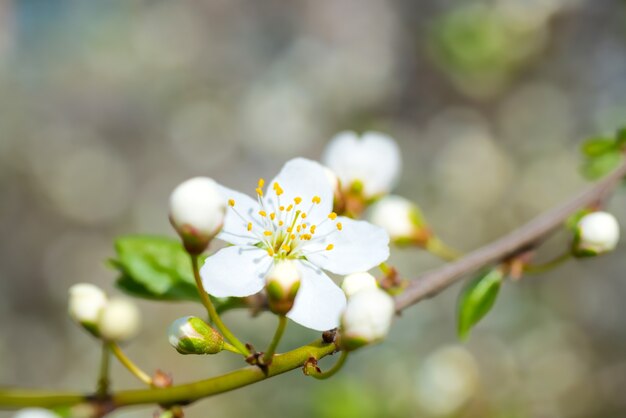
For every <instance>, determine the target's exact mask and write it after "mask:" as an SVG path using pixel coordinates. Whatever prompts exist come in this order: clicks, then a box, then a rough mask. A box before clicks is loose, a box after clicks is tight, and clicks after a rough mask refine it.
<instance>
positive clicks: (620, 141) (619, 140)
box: [615, 128, 626, 150]
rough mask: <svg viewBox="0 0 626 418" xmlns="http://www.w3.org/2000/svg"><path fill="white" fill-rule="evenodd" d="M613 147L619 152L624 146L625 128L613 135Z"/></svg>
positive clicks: (625, 142) (625, 141)
mask: <svg viewBox="0 0 626 418" xmlns="http://www.w3.org/2000/svg"><path fill="white" fill-rule="evenodd" d="M615 146H616V147H617V148H618V149H620V150H621V149H623V148H624V146H626V128H620V129H618V131H617V134H616V135H615Z"/></svg>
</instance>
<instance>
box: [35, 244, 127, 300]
mask: <svg viewBox="0 0 626 418" xmlns="http://www.w3.org/2000/svg"><path fill="white" fill-rule="evenodd" d="M111 255H112V250H111V242H110V240H109V239H108V238H106V237H101V236H98V235H92V234H85V233H78V232H68V233H66V234H63V235H60V236H58V237H57V238H56V239H55V240H53V241H51V242H50V245H49V246H48V248H47V250H46V253H45V256H44V258H43V260H42V262H41V272H42V275H43V276H44V278H45V279H46V284H47V285H48V289H49V294H50V297H51V298H54V299H55V300H56V301H57V302H58V303H59V304H60V305H61V306H63V305H64V304H65V303H66V301H67V289H68V288H69V287H70V286H71V285H73V284H76V283H80V282H88V283H93V284H96V285H98V286H99V287H103V288H104V289H108V288H110V287H111V285H112V283H113V279H114V278H115V275H116V273H115V271H114V270H113V269H111V268H109V267H107V266H106V260H107V259H108V258H109V257H110V256H111Z"/></svg>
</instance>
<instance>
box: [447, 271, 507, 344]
mask: <svg viewBox="0 0 626 418" xmlns="http://www.w3.org/2000/svg"><path fill="white" fill-rule="evenodd" d="M503 279H504V274H503V273H502V271H501V270H500V269H493V270H490V271H488V272H487V273H483V274H481V275H479V276H478V277H476V278H475V279H473V280H471V281H470V282H469V283H468V284H467V285H466V286H465V287H464V288H463V290H462V291H461V294H460V296H459V300H458V303H457V315H458V317H457V321H458V322H457V332H458V336H459V338H460V339H462V340H465V339H466V338H467V337H468V335H469V332H470V330H471V329H472V327H474V325H476V324H477V323H478V321H480V320H481V319H482V318H483V317H484V316H485V315H486V314H487V313H488V312H489V310H490V309H491V308H492V307H493V304H494V303H495V301H496V297H497V296H498V292H499V290H500V285H501V284H502V280H503Z"/></svg>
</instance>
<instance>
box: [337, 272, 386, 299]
mask: <svg viewBox="0 0 626 418" xmlns="http://www.w3.org/2000/svg"><path fill="white" fill-rule="evenodd" d="M377 288H378V282H377V281H376V278H375V277H374V276H372V275H371V274H369V273H367V272H362V273H352V274H349V275H347V276H346V277H344V279H343V282H342V283H341V289H342V290H343V293H345V294H346V296H347V297H349V298H350V297H352V296H354V295H355V294H356V293H357V292H361V291H363V290H368V289H377Z"/></svg>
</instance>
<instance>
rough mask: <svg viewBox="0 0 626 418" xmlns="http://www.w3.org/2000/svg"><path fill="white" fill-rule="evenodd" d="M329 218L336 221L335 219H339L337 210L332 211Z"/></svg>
mask: <svg viewBox="0 0 626 418" xmlns="http://www.w3.org/2000/svg"><path fill="white" fill-rule="evenodd" d="M328 218H329V219H332V220H333V221H334V220H335V219H337V214H336V213H335V212H330V213H329V214H328Z"/></svg>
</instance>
